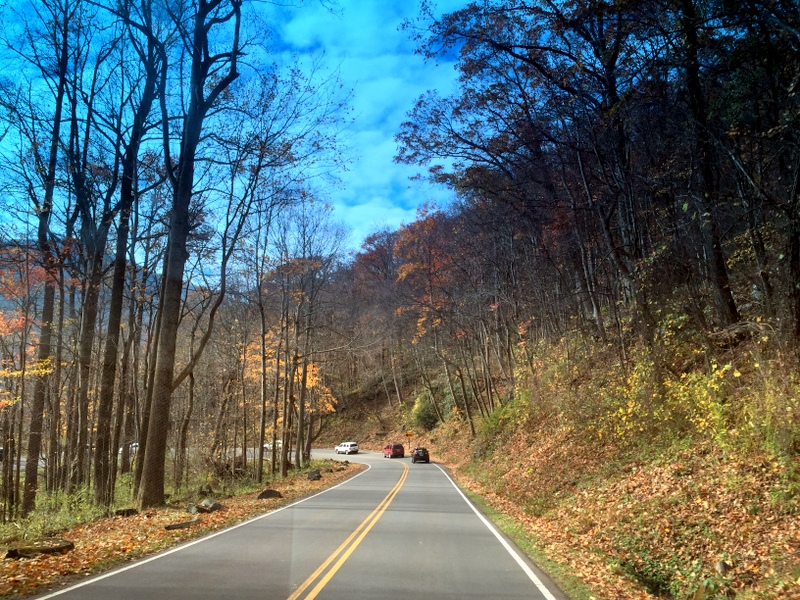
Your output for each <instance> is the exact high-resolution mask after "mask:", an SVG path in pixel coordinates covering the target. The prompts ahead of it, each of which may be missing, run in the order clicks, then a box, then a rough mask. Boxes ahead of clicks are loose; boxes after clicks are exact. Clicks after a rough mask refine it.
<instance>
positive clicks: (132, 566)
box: [37, 463, 372, 600]
mask: <svg viewBox="0 0 800 600" xmlns="http://www.w3.org/2000/svg"><path fill="white" fill-rule="evenodd" d="M360 464H363V465H366V466H367V468H366V469H364V470H363V471H361V472H360V473H357V474H356V475H353V476H352V477H350V478H348V479H346V480H345V481H342V482H341V483H337V484H336V485H335V486H333V487H329V488H327V489H325V490H322V491H321V492H317V493H316V494H314V495H313V496H309V497H308V498H303V499H302V500H298V501H297V502H292V503H291V504H287V505H286V506H282V507H280V508H276V509H275V510H271V511H269V512H266V513H264V514H263V515H258V516H257V517H253V518H252V519H248V520H247V521H242V522H241V523H237V524H236V525H231V526H230V527H226V528H225V529H221V530H219V531H215V532H214V533H210V534H208V535H204V536H203V537H201V538H197V539H196V540H192V541H190V542H186V543H185V544H181V545H180V546H176V547H175V548H170V549H169V550H165V551H164V552H160V553H158V554H156V555H154V556H151V557H149V558H144V559H142V560H137V561H136V562H135V563H133V564H130V565H127V566H125V567H121V568H119V569H114V570H113V571H109V572H108V573H103V574H102V575H98V576H96V577H92V578H91V579H87V580H86V581H81V582H80V583H76V584H75V585H71V586H69V587H66V588H64V589H63V590H58V591H57V592H52V593H50V594H48V595H46V596H37V598H38V600H47V598H55V597H56V596H60V595H61V594H66V593H67V592H71V591H73V590H77V589H79V588H82V587H85V586H87V585H91V584H93V583H95V582H97V581H101V580H103V579H108V578H109V577H113V576H114V575H119V574H120V573H124V572H125V571H129V570H131V569H135V568H137V567H141V566H142V565H146V564H147V563H149V562H153V561H155V560H158V559H159V558H164V557H165V556H169V555H170V554H174V553H175V552H180V551H181V550H185V549H186V548H188V547H190V546H194V545H195V544H200V543H202V542H206V541H208V540H210V539H211V538H215V537H217V536H218V535H223V534H225V533H228V532H230V531H233V530H234V529H238V528H239V527H244V526H245V525H249V524H250V523H253V522H254V521H258V520H259V519H264V518H266V517H269V516H270V515H274V514H275V513H279V512H281V511H282V510H286V509H287V508H292V507H293V506H297V505H298V504H302V503H303V502H306V501H308V500H311V499H312V498H316V497H317V496H321V495H322V494H325V493H327V492H330V491H331V490H335V489H336V488H338V487H339V486H342V485H344V484H346V483H350V482H351V481H353V480H354V479H355V478H356V477H360V476H361V475H363V474H364V473H366V472H367V471H369V470H370V469H371V468H372V466H371V465H369V464H368V463H360Z"/></svg>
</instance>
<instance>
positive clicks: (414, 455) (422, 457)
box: [411, 448, 431, 463]
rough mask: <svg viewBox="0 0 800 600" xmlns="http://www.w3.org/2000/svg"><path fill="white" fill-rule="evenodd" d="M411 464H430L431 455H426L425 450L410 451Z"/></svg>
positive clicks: (426, 450)
mask: <svg viewBox="0 0 800 600" xmlns="http://www.w3.org/2000/svg"><path fill="white" fill-rule="evenodd" d="M411 462H412V463H416V462H424V463H429V462H431V455H430V454H428V449H427V448H414V449H413V450H412V451H411Z"/></svg>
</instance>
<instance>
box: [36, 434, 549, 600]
mask: <svg viewBox="0 0 800 600" xmlns="http://www.w3.org/2000/svg"><path fill="white" fill-rule="evenodd" d="M314 456H315V458H325V457H334V456H335V455H334V454H333V452H332V451H324V450H321V451H315V452H314ZM340 458H341V457H340ZM347 459H348V460H351V461H354V462H355V461H357V462H363V463H365V464H367V465H368V466H369V469H368V470H366V471H364V472H362V473H361V474H359V475H358V476H356V477H354V478H352V479H350V480H348V481H346V482H345V483H343V484H340V485H338V486H336V487H334V488H331V489H329V490H326V491H325V492H322V493H320V494H317V495H315V496H313V497H311V498H307V499H305V500H303V501H300V502H297V503H295V504H292V505H290V506H287V507H285V508H282V509H279V510H277V511H274V512H271V513H268V514H266V515H263V516H261V517H259V518H257V519H254V520H251V521H248V522H247V523H243V524H241V525H239V526H236V527H234V528H231V529H228V530H225V531H222V532H218V533H216V534H213V535H211V536H207V537H204V538H202V539H199V540H196V541H194V542H191V543H189V544H185V545H183V546H180V547H178V548H175V549H173V550H170V551H167V552H164V553H161V554H159V555H156V556H154V557H152V558H149V559H144V560H141V561H137V562H135V563H131V564H130V565H128V566H126V567H124V568H122V569H118V570H115V571H112V572H109V573H107V574H105V575H103V576H100V577H96V578H93V579H89V580H86V581H85V582H83V583H81V584H79V585H77V586H73V587H70V588H67V589H64V590H61V591H59V592H55V593H51V594H48V595H45V596H41V597H40V598H55V597H58V598H59V599H60V600H67V599H78V598H80V599H89V600H93V599H98V600H100V599H103V600H106V599H108V598H114V599H115V600H116V599H118V600H134V599H135V600H140V599H142V598H147V599H148V600H161V599H163V600H167V599H169V600H184V599H185V600H190V599H191V600H202V599H209V600H210V599H261V600H265V599H266V600H274V599H290V600H300V599H308V600H310V599H312V598H319V599H320V600H326V599H328V600H332V599H339V598H341V599H345V598H346V599H348V600H358V599H362V600H376V599H379V598H387V599H395V598H397V599H403V600H414V599H417V598H419V599H423V598H424V599H425V600H430V599H450V598H452V599H465V598H467V599H469V598H473V599H487V598H491V599H501V598H508V599H512V598H514V599H517V598H519V599H521V598H526V599H546V600H556V599H560V598H563V596H562V595H561V594H560V593H559V592H558V591H557V590H556V589H555V588H554V587H553V586H552V585H551V586H550V587H551V589H548V588H547V587H545V584H544V583H543V582H542V581H543V579H544V578H543V577H542V576H541V575H540V574H537V573H538V572H537V571H536V569H535V567H533V565H532V564H531V563H530V562H529V561H528V559H527V558H526V557H524V556H522V555H521V554H520V553H519V551H518V550H516V549H515V548H514V547H513V546H512V545H511V544H509V542H508V541H506V540H505V538H504V537H503V536H502V535H500V534H499V533H497V532H496V530H495V529H494V527H493V526H492V525H490V524H489V522H488V521H486V520H485V518H484V517H483V516H482V515H481V514H480V513H479V512H478V511H477V510H476V509H475V508H474V507H473V506H472V504H471V503H469V501H468V500H467V499H466V498H465V497H464V496H463V494H462V493H461V491H460V490H459V489H458V488H457V487H456V486H455V484H454V483H453V482H452V481H451V480H450V478H449V477H448V476H447V474H446V473H445V472H444V470H443V469H441V468H440V467H439V466H438V465H436V464H435V463H433V464H420V463H417V464H411V462H410V460H409V459H408V458H405V459H385V458H383V457H382V455H380V454H377V453H369V452H367V453H361V454H358V455H352V456H349V457H347ZM78 551H79V550H78ZM548 585H549V584H548Z"/></svg>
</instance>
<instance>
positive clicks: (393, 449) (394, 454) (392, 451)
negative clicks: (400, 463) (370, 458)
mask: <svg viewBox="0 0 800 600" xmlns="http://www.w3.org/2000/svg"><path fill="white" fill-rule="evenodd" d="M405 455H406V450H405V448H403V444H386V446H384V448H383V458H403V457H404V456H405Z"/></svg>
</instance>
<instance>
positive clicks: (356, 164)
mask: <svg viewBox="0 0 800 600" xmlns="http://www.w3.org/2000/svg"><path fill="white" fill-rule="evenodd" d="M438 4H439V6H440V9H441V10H442V11H443V12H444V11H452V10H456V9H458V8H461V7H462V6H464V5H465V4H466V1H465V0H463V1H462V0H459V1H456V0H449V1H446V2H439V3H438ZM417 8H418V3H416V2H410V1H403V2H392V1H386V0H339V11H338V12H339V13H340V14H338V15H332V14H330V12H328V11H327V10H325V9H324V8H323V7H322V6H321V5H320V4H319V3H311V4H310V5H308V6H307V7H305V8H302V9H299V10H297V11H295V12H294V13H292V15H291V17H290V18H289V19H288V20H287V21H285V22H284V23H281V25H280V27H279V32H278V35H279V36H280V38H281V42H282V45H284V46H285V47H287V50H288V49H293V50H295V51H320V50H323V51H324V52H325V55H326V60H327V61H329V63H330V64H331V66H338V67H339V68H340V74H341V78H342V81H343V83H344V85H345V86H346V87H352V88H353V90H354V97H353V108H354V118H355V124H354V126H353V131H352V135H351V140H350V143H351V145H352V146H353V147H354V157H355V158H354V159H353V162H352V164H351V165H350V166H349V168H348V171H347V172H345V173H342V174H341V179H342V183H343V186H342V189H337V190H332V191H330V199H331V202H332V204H333V205H334V208H335V215H336V217H337V218H338V219H340V220H343V221H345V222H346V224H347V225H349V226H350V227H351V228H352V229H353V237H352V243H353V244H354V245H355V246H356V247H357V246H359V245H360V244H361V242H362V241H363V239H364V237H365V236H366V235H368V234H369V233H372V232H374V231H375V230H377V229H379V228H381V227H389V228H392V229H395V228H397V227H399V226H400V225H401V224H402V223H409V222H411V221H413V220H414V218H415V214H416V208H417V207H418V206H419V205H421V204H422V203H424V202H428V201H430V200H435V201H437V202H438V203H439V204H441V205H444V204H446V202H447V199H448V198H449V192H447V191H446V190H444V189H441V188H435V187H433V186H430V185H428V184H426V183H424V182H418V181H417V182H412V181H409V177H410V176H412V175H414V174H416V173H418V172H419V171H420V169H417V168H414V167H410V166H408V165H398V164H395V163H394V162H393V158H394V156H395V154H396V152H397V148H396V144H395V141H394V135H395V134H396V133H397V131H398V129H399V126H400V123H401V122H402V121H403V120H404V119H405V117H406V113H407V112H408V111H409V110H410V109H411V108H412V106H413V104H414V101H415V100H416V99H417V98H418V97H419V96H420V95H421V94H422V93H424V92H425V91H427V90H429V89H437V90H438V91H439V93H440V94H442V95H447V94H448V93H450V92H451V91H452V90H453V89H454V82H455V77H456V74H455V72H454V70H453V68H452V64H446V63H442V64H439V65H438V66H437V65H435V64H433V63H426V62H425V61H424V60H423V58H422V57H421V56H419V55H416V54H414V52H413V51H414V47H413V42H412V41H411V40H410V39H409V36H408V34H407V33H406V32H404V31H400V30H399V27H400V25H401V23H402V22H403V20H404V19H406V18H409V19H413V18H415V17H416V11H417ZM282 16H284V17H285V16H286V15H282Z"/></svg>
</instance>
